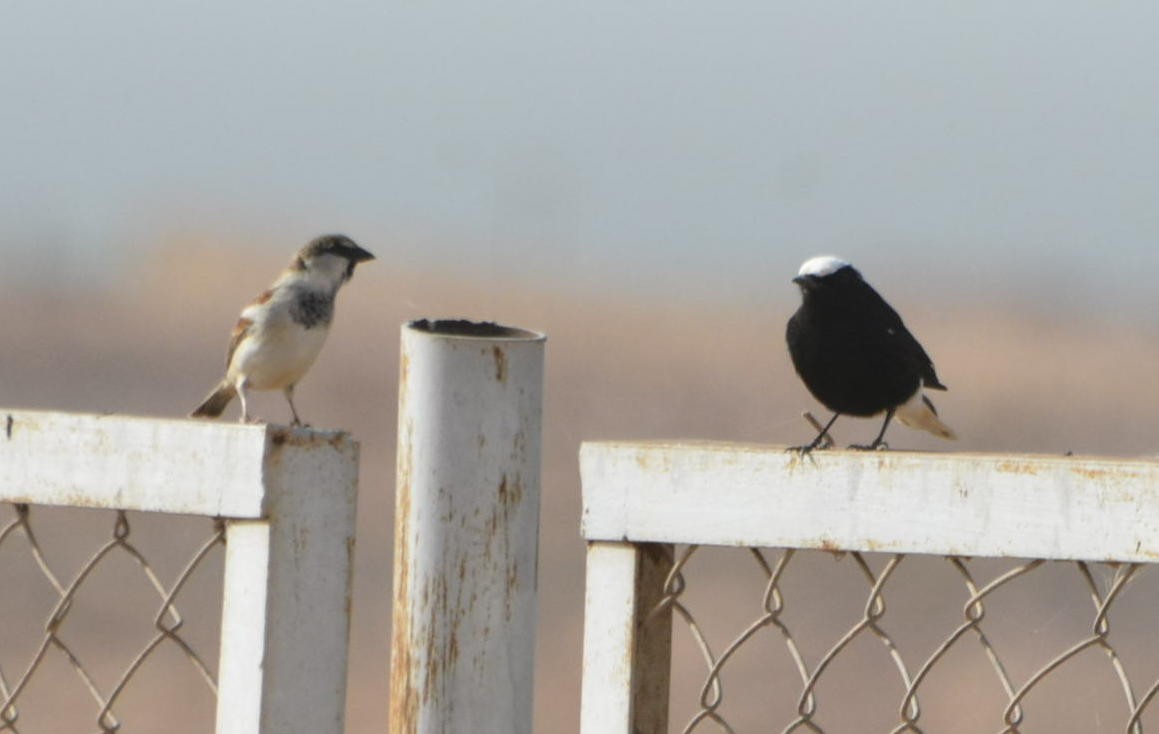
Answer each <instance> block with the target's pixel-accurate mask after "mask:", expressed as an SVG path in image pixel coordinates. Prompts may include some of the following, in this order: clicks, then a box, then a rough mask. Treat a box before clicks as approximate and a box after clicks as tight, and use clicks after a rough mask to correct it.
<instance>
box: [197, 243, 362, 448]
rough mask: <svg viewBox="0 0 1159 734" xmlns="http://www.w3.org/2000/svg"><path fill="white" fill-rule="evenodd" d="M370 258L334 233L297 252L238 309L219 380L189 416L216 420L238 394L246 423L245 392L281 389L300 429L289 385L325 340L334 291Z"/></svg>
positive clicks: (291, 385)
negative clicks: (266, 286) (264, 288)
mask: <svg viewBox="0 0 1159 734" xmlns="http://www.w3.org/2000/svg"><path fill="white" fill-rule="evenodd" d="M373 259H374V255H371V254H370V253H369V252H367V251H366V250H364V249H362V248H361V247H359V246H358V245H356V244H354V241H353V240H351V239H350V238H349V237H345V236H343V235H337V234H333V235H323V236H322V237H318V238H317V239H315V240H313V241H312V242H310V243H309V244H308V245H306V246H305V247H303V248H302V249H301V250H299V251H298V254H297V255H295V256H294V259H293V260H291V261H290V264H289V265H288V266H287V267H286V269H285V270H283V271H282V273H281V274H280V275H279V276H278V279H277V280H275V281H274V283H273V285H271V286H270V288H269V290H267V291H265V292H264V293H262V294H261V295H260V296H258V297H257V298H255V299H254V300H253V301H251V302H250V303H249V304H248V305H247V306H246V307H245V308H244V309H242V312H241V318H240V319H238V322H237V326H235V327H233V334H232V336H231V338H230V342H229V351H228V353H227V354H226V358H225V366H226V371H225V379H223V380H222V381H221V383H220V384H218V385H217V387H215V388H213V391H212V392H210V393H209V396H208V397H206V398H205V400H204V401H203V402H202V403H201V405H199V406H197V407H196V408H194V410H193V412H192V413H190V414H189V415H190V417H191V418H216V417H217V416H219V415H221V413H222V411H223V410H225V407H226V406H227V405H229V402H230V401H231V400H233V396H234V395H239V396H240V397H241V422H243V423H250V422H253V420H254V419H253V418H251V417H250V412H249V406H248V405H247V404H246V395H247V393H248V391H250V390H281V391H282V392H283V393H285V395H286V401H287V402H288V403H289V404H290V412H291V413H292V414H293V416H294V421H293V425H301V423H302V420H301V418H299V417H298V411H297V410H296V409H295V408H294V386H295V385H297V384H298V381H299V380H301V379H302V377H303V376H304V375H305V374H306V371H307V370H309V369H310V365H312V364H314V360H315V359H316V358H317V356H318V352H319V351H321V349H322V344H323V343H324V342H325V341H326V333H327V332H328V331H329V330H330V320H331V319H332V318H333V317H334V297H335V296H336V295H337V293H338V289H339V288H340V287H341V286H342V284H343V283H345V282H346V281H348V280H350V278H351V276H353V275H354V266H355V265H357V264H358V263H360V262H364V261H366V260H373Z"/></svg>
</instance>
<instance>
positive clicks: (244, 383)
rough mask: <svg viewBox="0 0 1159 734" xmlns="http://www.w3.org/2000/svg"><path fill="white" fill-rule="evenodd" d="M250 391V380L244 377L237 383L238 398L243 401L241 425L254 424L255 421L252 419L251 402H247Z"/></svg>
mask: <svg viewBox="0 0 1159 734" xmlns="http://www.w3.org/2000/svg"><path fill="white" fill-rule="evenodd" d="M248 389H249V380H248V379H247V378H244V377H243V378H242V379H241V380H239V381H238V383H237V397H238V399H239V400H240V401H241V419H240V420H239V421H238V422H239V423H253V419H252V418H250V407H249V402H248V401H247V400H246V390H248Z"/></svg>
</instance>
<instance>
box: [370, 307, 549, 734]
mask: <svg viewBox="0 0 1159 734" xmlns="http://www.w3.org/2000/svg"><path fill="white" fill-rule="evenodd" d="M544 343H545V337H544V336H543V335H542V334H538V333H535V332H531V331H526V330H523V329H517V328H511V327H506V326H500V325H498V324H486V323H475V322H469V321H428V320H425V319H424V320H421V321H414V322H411V323H409V324H406V325H405V326H404V327H403V329H402V355H401V360H402V362H401V370H400V385H399V416H398V421H399V422H398V467H397V472H398V473H397V493H396V507H395V540H394V543H395V545H394V613H393V631H392V639H391V642H392V644H391V684H390V685H391V688H390V731H391V732H392V733H393V734H428V733H430V732H511V733H513V734H530V732H531V723H532V681H533V668H534V648H535V626H536V625H535V621H536V620H535V618H536V563H537V555H538V535H539V467H540V424H541V416H542V404H543V363H544Z"/></svg>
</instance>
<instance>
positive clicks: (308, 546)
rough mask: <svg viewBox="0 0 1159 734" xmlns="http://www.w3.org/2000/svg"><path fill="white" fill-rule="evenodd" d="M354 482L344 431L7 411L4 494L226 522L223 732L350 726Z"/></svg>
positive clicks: (0, 450) (1, 463) (1, 452)
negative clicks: (348, 680) (348, 665)
mask: <svg viewBox="0 0 1159 734" xmlns="http://www.w3.org/2000/svg"><path fill="white" fill-rule="evenodd" d="M357 485H358V444H357V443H356V442H355V441H354V440H353V439H351V438H350V436H349V435H347V434H345V433H342V432H331V431H315V430H311V429H307V428H298V429H292V428H286V427H282V426H274V425H237V424H232V423H214V422H206V421H191V420H184V419H183V420H164V419H156V418H140V417H132V416H119V415H108V416H94V415H79V414H69V413H44V412H38V411H27V410H4V409H0V502H7V503H21V504H31V505H55V506H70V507H90V508H101V509H106V510H132V511H138V512H157V513H180V514H188V515H197V516H202V517H211V518H222V519H224V520H225V522H226V523H227V531H226V558H225V571H224V576H225V578H224V586H223V608H222V617H221V658H220V666H219V670H218V676H217V688H218V701H217V731H218V732H219V733H220V734H341V733H342V729H343V719H344V711H345V704H346V659H347V633H348V629H349V622H350V572H351V568H352V564H351V555H352V552H353V549H354V519H355V503H356V497H357ZM2 698H3V697H0V699H2ZM0 703H2V700H0ZM98 703H99V704H100V705H104V702H103V701H99V702H98ZM130 728H131V727H130Z"/></svg>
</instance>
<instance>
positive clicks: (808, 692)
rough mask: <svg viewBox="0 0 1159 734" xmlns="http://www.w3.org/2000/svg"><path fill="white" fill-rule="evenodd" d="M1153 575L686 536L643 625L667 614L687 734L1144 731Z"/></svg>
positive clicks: (1152, 684) (1156, 619)
mask: <svg viewBox="0 0 1159 734" xmlns="http://www.w3.org/2000/svg"><path fill="white" fill-rule="evenodd" d="M737 554H744V555H745V556H747V558H748V559H749V560H748V561H747V562H743V561H739V560H738V559H737ZM704 556H709V557H708V558H705V559H704V560H703V562H700V561H701V559H702V557H704ZM834 558H837V559H838V561H837V562H834V561H833V559H834ZM698 562H699V565H698ZM738 564H741V565H738ZM1157 578H1159V575H1156V574H1153V573H1149V568H1148V567H1146V566H1142V565H1139V564H1098V563H1089V562H1082V561H1077V562H1047V561H1042V560H1006V559H967V558H961V557H945V558H941V557H933V556H919V555H910V556H906V555H900V554H899V555H882V554H863V553H847V554H839V553H838V554H831V553H826V552H824V551H802V550H793V549H783V550H779V549H761V548H745V549H735V548H708V547H704V548H701V547H699V546H682V547H679V548H678V552H677V554H676V559H675V564H674V566H673V569H672V571H671V573H670V574H669V575H668V578H667V580H666V582H665V588H664V597H663V599H662V601H661V602H660V603H659V605H658V606H657V607H656V608H655V609H654V610H652V614H651V615H649V617H648V618H647V620H646V621H645V624H654V623H657V621H656V618H657V616H658V613H659V612H660V611H661V610H671V612H672V616H673V622H674V625H675V629H674V634H673V670H672V676H673V678H672V694H671V695H672V704H671V708H672V713H673V730H674V731H681V732H683V733H684V734H692V733H693V732H710V731H711V732H717V731H721V732H729V733H730V734H739V733H740V732H742V731H760V732H770V731H772V732H776V731H780V732H782V734H790V733H793V732H816V733H818V734H820V733H827V734H836V733H837V732H852V733H854V734H865V733H866V732H889V733H890V734H901V733H903V732H904V733H907V734H921V733H924V734H934V733H935V732H937V733H938V734H941V733H943V732H949V733H954V734H956V733H957V732H963V733H965V732H971V733H977V732H999V733H1000V734H1028V733H1029V732H1076V733H1081V734H1090V733H1091V732H1096V733H1097V732H1127V734H1142V732H1143V731H1144V723H1145V722H1144V717H1145V716H1146V715H1147V713H1148V711H1149V705H1150V704H1151V702H1152V700H1153V699H1154V697H1155V695H1156V692H1157V691H1159V649H1157V646H1156V640H1155V638H1156V637H1157V635H1156V634H1155V629H1156V624H1157V623H1159V583H1156V579H1157ZM1141 579H1142V580H1143V581H1144V582H1145V583H1141V582H1140V580H1141ZM887 602H888V603H887ZM1112 615H1114V618H1115V620H1116V621H1119V620H1121V622H1122V623H1121V625H1119V626H1121V627H1122V630H1121V631H1120V630H1118V627H1116V630H1117V632H1116V634H1112ZM883 653H884V654H883ZM1096 653H1097V654H1096ZM1127 659H1130V661H1131V662H1130V663H1128V660H1127ZM698 670H699V673H698V672H697V671H698ZM1152 718H1153V719H1159V712H1153V713H1152ZM1152 723H1154V722H1152Z"/></svg>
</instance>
